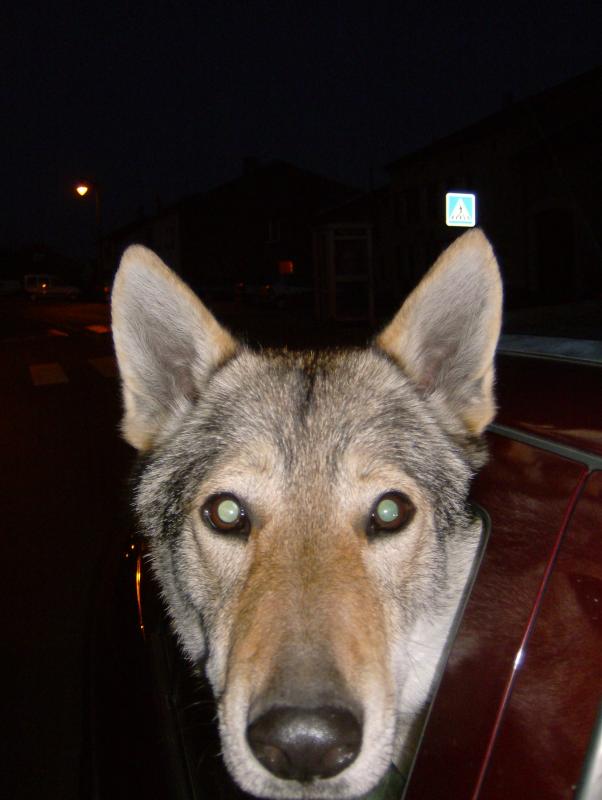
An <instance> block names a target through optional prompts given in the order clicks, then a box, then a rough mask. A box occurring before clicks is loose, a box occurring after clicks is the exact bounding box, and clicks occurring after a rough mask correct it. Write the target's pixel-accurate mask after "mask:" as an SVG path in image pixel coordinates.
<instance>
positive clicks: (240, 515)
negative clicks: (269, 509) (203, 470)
mask: <svg viewBox="0 0 602 800" xmlns="http://www.w3.org/2000/svg"><path fill="white" fill-rule="evenodd" d="M201 516H202V517H203V519H204V520H205V521H206V522H207V523H208V524H209V525H210V526H211V527H212V528H213V529H214V530H216V531H220V532H222V533H245V534H246V533H248V532H249V528H250V524H249V518H248V516H247V512H246V511H245V509H244V506H243V505H242V503H241V502H240V500H238V498H237V497H235V496H234V495H233V494H214V495H212V496H211V497H210V498H209V499H208V500H207V501H206V502H205V503H204V504H203V506H202V508H201Z"/></svg>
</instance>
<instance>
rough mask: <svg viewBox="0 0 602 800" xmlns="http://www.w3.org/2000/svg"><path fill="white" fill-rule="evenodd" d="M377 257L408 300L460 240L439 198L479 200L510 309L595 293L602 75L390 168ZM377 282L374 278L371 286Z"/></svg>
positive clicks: (599, 277)
mask: <svg viewBox="0 0 602 800" xmlns="http://www.w3.org/2000/svg"><path fill="white" fill-rule="evenodd" d="M388 171H389V174H390V178H391V185H390V198H389V205H388V207H387V208H386V209H385V214H386V219H383V220H382V224H383V226H384V228H385V230H386V234H385V236H384V238H383V241H382V242H381V252H380V253H379V258H380V259H381V263H382V275H381V276H380V280H384V281H385V282H386V283H387V285H388V286H389V287H392V288H394V290H395V291H398V292H399V293H405V292H406V291H407V290H408V289H409V288H410V287H411V286H413V285H414V284H415V283H416V282H417V281H418V279H419V278H420V276H421V275H422V274H423V273H424V271H425V270H426V269H427V268H428V266H429V265H430V264H431V263H432V261H433V259H434V258H435V257H436V256H437V254H438V253H439V252H440V251H441V250H442V249H443V248H444V247H445V246H446V245H447V244H448V243H449V242H450V241H451V240H452V239H453V238H455V237H456V236H457V235H458V229H454V228H447V227H446V225H445V220H444V210H445V194H446V192H448V191H454V190H456V191H469V192H474V193H475V194H476V196H477V209H478V210H477V214H478V220H477V224H479V225H480V226H482V227H483V228H484V230H485V232H486V233H487V234H488V235H489V236H490V238H491V240H492V241H493V243H494V244H495V247H496V251H497V253H498V257H499V260H500V264H501V267H502V270H503V273H504V281H505V286H506V295H507V302H508V304H510V305H512V304H520V303H522V302H532V301H535V300H536V301H537V302H556V301H559V300H566V299H579V298H583V297H586V296H588V295H590V294H591V293H592V292H598V293H599V292H600V291H601V290H602V250H601V233H602V208H601V204H600V197H599V194H600V189H601V188H602V69H599V68H598V69H594V70H592V71H590V72H588V73H586V74H584V75H582V76H580V77H578V78H576V79H574V80H571V81H569V82H567V83H565V84H563V85H561V86H557V87H555V88H553V89H550V90H548V91H546V92H543V93H542V94H539V95H537V96H534V97H531V98H529V99H526V100H522V101H520V102H516V103H512V102H508V103H507V104H506V107H505V108H503V109H502V110H501V111H500V112H499V113H497V114H495V115H493V116H491V117H488V118H486V119H484V120H482V121H480V122H478V123H476V124H474V125H471V126H470V127H468V128H465V129H464V130H461V131H458V132H457V133H454V134H453V135H451V136H447V137H446V138H444V139H441V140H438V141H435V142H433V143H432V144H430V145H428V146H426V147H424V148H422V149H421V150H419V151H417V152H414V153H410V154H409V155H406V156H404V157H402V158H400V159H399V160H397V161H395V162H394V163H392V164H390V165H389V167H388ZM377 280H378V276H377Z"/></svg>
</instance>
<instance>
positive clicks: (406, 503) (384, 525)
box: [369, 492, 416, 533]
mask: <svg viewBox="0 0 602 800" xmlns="http://www.w3.org/2000/svg"><path fill="white" fill-rule="evenodd" d="M415 513H416V508H415V506H414V504H413V503H412V501H411V500H410V498H409V497H408V496H407V495H405V494H402V492H387V493H386V494H383V495H382V496H381V497H379V498H378V500H377V501H376V502H375V503H374V505H373V506H372V512H371V514H370V524H369V533H381V532H382V533H396V532H397V531H400V530H401V529H402V528H405V527H406V525H408V524H409V523H410V522H411V521H412V518H413V517H414V514H415Z"/></svg>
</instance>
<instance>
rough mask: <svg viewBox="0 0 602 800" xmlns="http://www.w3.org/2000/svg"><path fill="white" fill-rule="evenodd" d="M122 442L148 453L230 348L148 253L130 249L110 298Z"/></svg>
mask: <svg viewBox="0 0 602 800" xmlns="http://www.w3.org/2000/svg"><path fill="white" fill-rule="evenodd" d="M111 305H112V311H111V316H112V325H113V339H114V341H115V351H116V353H117V361H118V363H119V371H120V373H121V381H122V387H123V400H124V405H125V414H124V418H123V422H122V426H121V429H122V432H123V436H124V438H125V439H126V441H127V442H129V443H130V444H131V445H133V446H134V447H136V448H137V449H138V450H148V449H149V448H151V447H152V446H153V445H154V444H155V443H156V441H157V439H158V438H159V437H160V436H161V435H162V434H164V433H165V432H166V431H167V430H169V425H170V423H171V422H173V420H175V419H177V418H178V417H179V416H180V415H181V413H182V412H183V411H184V410H185V409H186V408H188V407H189V405H190V403H191V402H194V400H195V399H196V398H197V397H198V396H199V394H200V393H201V392H202V391H203V388H204V386H205V384H206V382H207V380H208V377H209V375H210V374H211V372H212V370H214V369H215V368H216V367H217V366H219V365H220V364H223V363H224V362H225V361H227V360H228V359H229V358H230V357H231V356H232V355H233V353H234V351H235V350H236V349H237V343H236V341H235V340H234V339H233V338H232V336H230V334H229V333H228V331H226V330H225V329H224V328H222V327H221V325H220V324H219V323H218V322H217V320H216V319H215V317H214V316H213V315H212V314H211V312H210V311H208V309H207V308H205V306H204V305H203V304H202V303H201V301H200V300H199V299H198V297H197V296H196V295H195V294H194V292H193V291H192V290H191V289H189V288H188V286H186V284H185V283H184V282H183V281H181V280H180V278H178V277H177V275H176V274H175V273H174V272H172V271H171V270H170V269H169V268H168V267H166V266H165V264H164V263H163V262H162V261H161V259H160V258H159V257H158V256H156V255H155V254H154V253H153V252H152V251H151V250H148V249H147V248H146V247H142V246H141V245H132V247H129V248H128V249H127V250H126V251H125V253H124V254H123V257H122V259H121V264H120V266H119V270H118V272H117V275H116V276H115V282H114V284H113V293H112V297H111Z"/></svg>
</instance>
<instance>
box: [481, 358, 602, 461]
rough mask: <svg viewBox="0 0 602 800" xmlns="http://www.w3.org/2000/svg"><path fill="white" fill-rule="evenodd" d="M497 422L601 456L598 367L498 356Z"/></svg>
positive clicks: (600, 373)
mask: <svg viewBox="0 0 602 800" xmlns="http://www.w3.org/2000/svg"><path fill="white" fill-rule="evenodd" d="M496 367H497V397H498V405H499V413H498V415H497V419H496V421H497V422H499V423H501V424H503V425H509V426H511V427H515V428H518V429H519V430H523V431H525V432H528V433H534V434H537V435H539V436H543V437H545V438H547V439H549V440H551V441H555V442H559V443H561V444H565V445H568V446H571V447H577V448H580V449H583V450H586V451H588V452H591V453H595V454H597V455H599V456H602V427H601V420H602V365H599V366H598V365H596V366H594V365H591V364H586V363H583V362H576V361H569V360H560V359H552V358H529V357H526V356H523V357H520V356H519V357H513V356H510V355H504V354H501V355H498V359H497V365H496Z"/></svg>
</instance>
